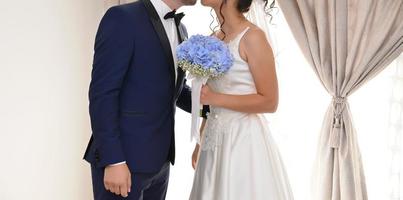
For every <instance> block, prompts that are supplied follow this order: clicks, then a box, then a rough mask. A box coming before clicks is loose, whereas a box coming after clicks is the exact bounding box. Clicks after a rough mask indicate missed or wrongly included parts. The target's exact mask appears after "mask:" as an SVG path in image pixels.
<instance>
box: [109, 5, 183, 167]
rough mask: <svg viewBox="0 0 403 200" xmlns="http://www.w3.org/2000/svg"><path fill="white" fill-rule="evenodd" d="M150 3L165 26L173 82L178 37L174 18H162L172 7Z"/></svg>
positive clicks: (176, 72)
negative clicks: (172, 69)
mask: <svg viewBox="0 0 403 200" xmlns="http://www.w3.org/2000/svg"><path fill="white" fill-rule="evenodd" d="M150 1H151V3H152V4H153V6H154V8H155V10H156V11H157V13H158V16H159V17H160V19H161V22H162V25H163V26H164V28H165V32H166V33H167V36H168V39H169V43H170V45H171V50H172V56H173V58H174V68H175V69H174V70H175V83H176V79H177V77H178V71H177V68H178V65H177V63H178V61H177V58H176V47H178V45H179V39H178V32H177V30H176V25H175V20H174V19H173V18H170V19H164V17H165V15H166V14H167V13H168V12H171V11H172V9H171V8H169V6H168V5H167V4H166V3H165V2H163V1H162V0H150ZM124 163H126V161H124V162H120V163H116V164H112V165H111V166H115V165H121V164H124Z"/></svg>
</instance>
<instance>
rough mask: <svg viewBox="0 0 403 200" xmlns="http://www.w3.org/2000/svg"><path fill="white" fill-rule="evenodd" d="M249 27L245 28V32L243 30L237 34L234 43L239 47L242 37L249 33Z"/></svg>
mask: <svg viewBox="0 0 403 200" xmlns="http://www.w3.org/2000/svg"><path fill="white" fill-rule="evenodd" d="M249 29H250V27H249V26H248V27H246V28H245V30H243V31H242V32H241V33H239V35H238V36H237V38H236V43H237V45H238V46H239V43H240V42H241V40H242V38H243V36H244V35H245V34H246V33H247V32H248V31H249Z"/></svg>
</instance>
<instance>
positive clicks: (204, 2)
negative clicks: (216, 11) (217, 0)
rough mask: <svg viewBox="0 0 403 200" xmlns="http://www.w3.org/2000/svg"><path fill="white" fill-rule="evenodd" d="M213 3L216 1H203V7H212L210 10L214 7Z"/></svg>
mask: <svg viewBox="0 0 403 200" xmlns="http://www.w3.org/2000/svg"><path fill="white" fill-rule="evenodd" d="M212 1H214V0H201V2H200V3H201V5H203V6H206V7H210V8H212V7H213V4H214V3H213V2H212Z"/></svg>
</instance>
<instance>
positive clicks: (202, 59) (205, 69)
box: [176, 35, 234, 77]
mask: <svg viewBox="0 0 403 200" xmlns="http://www.w3.org/2000/svg"><path fill="white" fill-rule="evenodd" d="M176 55H177V57H178V65H179V67H181V68H182V69H183V70H185V71H189V72H190V73H191V74H192V75H194V76H197V77H218V76H221V75H223V74H224V73H225V72H227V71H228V70H229V69H230V68H231V66H232V65H233V62H234V58H233V56H232V54H231V52H230V51H229V49H228V46H227V44H225V43H224V42H223V41H221V40H219V39H218V38H216V37H213V36H203V35H194V36H192V37H190V38H189V39H188V40H187V41H185V42H183V43H182V44H180V45H179V46H178V48H177V49H176Z"/></svg>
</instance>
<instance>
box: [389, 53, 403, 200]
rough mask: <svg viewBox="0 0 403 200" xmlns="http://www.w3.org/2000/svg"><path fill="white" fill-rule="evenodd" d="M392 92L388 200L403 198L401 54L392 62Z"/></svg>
mask: <svg viewBox="0 0 403 200" xmlns="http://www.w3.org/2000/svg"><path fill="white" fill-rule="evenodd" d="M391 79H392V82H393V88H392V94H391V97H390V114H389V131H388V133H389V135H388V136H389V138H388V139H389V140H388V141H389V142H388V145H389V153H390V154H389V161H390V162H389V167H390V171H389V177H388V178H389V182H388V185H390V191H389V199H390V200H400V199H402V198H403V148H402V144H403V141H402V140H403V55H400V57H399V58H398V59H397V60H396V61H395V62H394V63H393V74H392V77H391Z"/></svg>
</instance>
